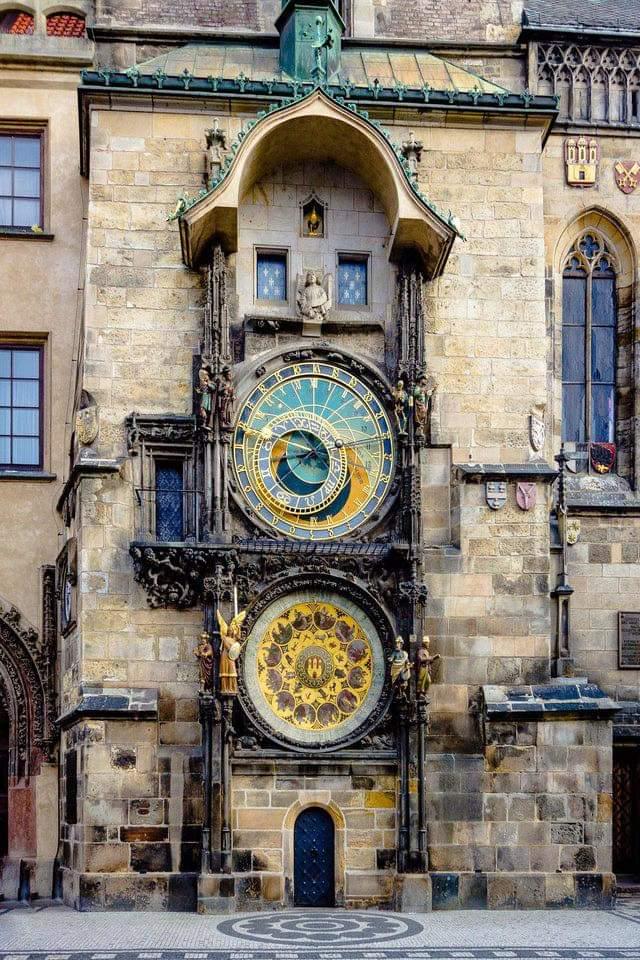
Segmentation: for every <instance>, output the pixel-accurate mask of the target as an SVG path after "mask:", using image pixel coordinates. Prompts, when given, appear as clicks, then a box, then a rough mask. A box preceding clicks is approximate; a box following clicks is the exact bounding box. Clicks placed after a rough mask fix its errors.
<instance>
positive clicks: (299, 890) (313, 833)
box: [293, 807, 336, 907]
mask: <svg viewBox="0 0 640 960" xmlns="http://www.w3.org/2000/svg"><path fill="white" fill-rule="evenodd" d="M293 849H294V857H293V891H294V903H295V905H296V906H297V907H332V906H334V904H335V856H336V854H335V830H334V826H333V819H332V817H331V815H330V814H329V813H328V812H327V811H326V810H323V809H322V807H307V808H306V809H305V810H303V811H302V812H301V813H300V814H299V816H298V818H297V820H296V823H295V827H294V831H293Z"/></svg>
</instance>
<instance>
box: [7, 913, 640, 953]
mask: <svg viewBox="0 0 640 960" xmlns="http://www.w3.org/2000/svg"><path fill="white" fill-rule="evenodd" d="M312 958H313V960H640V905H636V904H629V903H625V904H622V905H621V906H619V907H617V908H616V909H615V910H613V911H595V910H594V911H576V910H574V911H570V910H566V911H542V910H538V911H526V912H524V911H523V912H509V911H497V910H496V911H491V912H488V911H455V912H453V911H452V912H450V913H442V912H439V913H431V914H411V915H407V914H394V913H386V912H377V911H366V912H364V911H343V910H286V911H281V912H277V913H260V914H238V915H235V916H225V917H222V916H219V917H215V916H198V915H197V914H179V913H82V914H81V913H76V912H74V911H73V910H70V909H68V908H66V907H62V906H58V905H55V906H53V905H52V906H46V905H44V906H40V907H20V908H17V907H16V908H11V907H9V906H5V907H4V908H3V906H2V904H0V960H312Z"/></svg>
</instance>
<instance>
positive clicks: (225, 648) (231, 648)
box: [216, 610, 247, 697]
mask: <svg viewBox="0 0 640 960" xmlns="http://www.w3.org/2000/svg"><path fill="white" fill-rule="evenodd" d="M246 615H247V611H246V610H243V611H242V612H241V613H236V615H235V617H233V619H232V620H231V621H230V622H229V623H227V622H226V620H225V619H224V617H223V616H222V614H221V613H220V611H219V610H216V617H217V620H218V625H219V627H220V640H221V643H220V693H223V694H225V693H226V694H227V696H232V697H235V696H236V694H237V693H238V671H237V670H236V660H237V659H238V657H239V656H240V654H241V653H242V642H241V636H242V632H241V631H242V624H243V621H244V618H245V617H246Z"/></svg>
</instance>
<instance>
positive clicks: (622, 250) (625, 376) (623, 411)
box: [551, 205, 640, 492]
mask: <svg viewBox="0 0 640 960" xmlns="http://www.w3.org/2000/svg"><path fill="white" fill-rule="evenodd" d="M587 234H593V236H594V237H595V238H596V239H597V240H598V241H600V242H601V243H602V244H603V245H604V246H606V248H607V250H608V251H610V253H611V260H612V264H613V267H614V269H615V273H616V309H617V334H618V346H617V351H618V353H617V361H616V400H617V402H616V442H617V444H618V453H617V476H618V477H619V478H620V480H621V483H622V491H623V492H624V489H625V487H626V489H627V490H628V489H629V485H630V486H631V487H632V488H634V489H637V488H638V482H639V480H640V477H639V469H638V468H639V465H640V425H639V424H638V414H639V412H640V384H639V383H637V382H636V379H635V376H634V370H635V367H636V364H637V362H638V356H640V334H639V333H638V331H637V330H636V326H635V322H634V318H635V313H636V310H637V300H638V270H637V266H636V264H637V249H636V245H635V243H634V241H633V238H632V235H631V232H630V231H629V230H628V229H627V227H626V226H625V224H624V223H623V221H622V220H621V219H620V218H619V217H617V216H616V215H615V214H613V213H611V212H610V211H609V210H607V209H605V208H604V207H601V206H598V205H593V206H591V207H588V208H586V209H584V210H581V211H580V212H579V213H578V214H577V215H576V216H575V217H573V218H572V219H571V220H570V221H569V222H568V223H566V224H565V225H564V226H563V227H562V228H561V229H560V230H559V232H558V234H557V236H556V239H555V243H554V244H553V247H552V248H551V262H552V271H553V278H554V295H553V313H554V326H555V330H554V341H555V343H556V344H561V342H562V277H563V271H564V268H565V264H566V262H567V258H568V256H569V254H570V253H571V251H572V249H574V247H575V245H576V243H578V242H579V241H580V238H581V237H584V236H586V235H587ZM560 354H561V348H558V347H556V356H555V357H554V371H555V380H556V384H558V383H559V382H561V367H560V363H561V356H560ZM554 402H555V403H558V404H560V406H559V407H558V409H559V410H561V400H560V397H559V395H558V394H557V393H556V395H555V397H554ZM554 421H555V422H556V423H558V424H560V422H561V418H560V417H555V418H554ZM559 442H560V439H559V437H556V445H558V444H559ZM612 482H613V480H612ZM577 483H578V481H576V484H577Z"/></svg>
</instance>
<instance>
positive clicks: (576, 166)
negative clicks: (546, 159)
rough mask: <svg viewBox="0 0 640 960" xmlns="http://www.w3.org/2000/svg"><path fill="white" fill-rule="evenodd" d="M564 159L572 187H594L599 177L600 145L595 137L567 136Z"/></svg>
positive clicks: (568, 179)
mask: <svg viewBox="0 0 640 960" xmlns="http://www.w3.org/2000/svg"><path fill="white" fill-rule="evenodd" d="M564 161H565V171H566V176H567V183H568V184H569V186H570V187H592V186H593V185H594V184H595V182H596V179H597V175H598V164H599V162H600V147H599V145H598V141H597V140H594V139H593V137H567V139H566V140H565V142H564Z"/></svg>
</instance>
